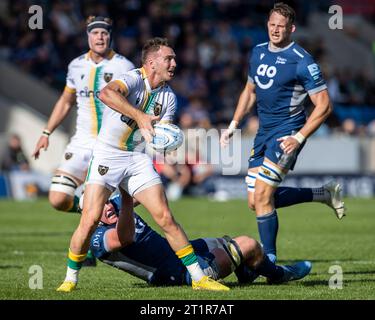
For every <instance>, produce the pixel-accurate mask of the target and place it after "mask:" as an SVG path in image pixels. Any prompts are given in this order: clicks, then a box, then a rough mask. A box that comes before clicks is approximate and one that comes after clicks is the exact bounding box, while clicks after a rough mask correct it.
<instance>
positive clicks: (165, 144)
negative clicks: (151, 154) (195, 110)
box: [149, 123, 184, 152]
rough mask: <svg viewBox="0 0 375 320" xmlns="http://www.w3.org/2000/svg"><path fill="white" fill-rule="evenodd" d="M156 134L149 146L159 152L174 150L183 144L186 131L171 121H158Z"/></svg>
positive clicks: (155, 126)
mask: <svg viewBox="0 0 375 320" xmlns="http://www.w3.org/2000/svg"><path fill="white" fill-rule="evenodd" d="M154 130H155V136H154V137H153V139H152V141H151V142H150V143H149V146H150V147H151V148H152V149H154V150H155V151H158V152H170V151H174V150H176V149H177V148H179V147H180V146H181V145H182V142H183V141H184V133H183V132H182V131H181V129H180V128H179V127H178V126H176V125H174V124H171V123H157V124H155V125H154Z"/></svg>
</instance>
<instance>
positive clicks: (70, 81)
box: [65, 61, 76, 93]
mask: <svg viewBox="0 0 375 320" xmlns="http://www.w3.org/2000/svg"><path fill="white" fill-rule="evenodd" d="M73 65H74V61H72V62H71V63H69V66H68V73H67V75H66V84H65V90H67V91H69V92H71V93H74V92H75V91H76V83H75V79H74V73H73Z"/></svg>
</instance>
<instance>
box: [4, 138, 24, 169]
mask: <svg viewBox="0 0 375 320" xmlns="http://www.w3.org/2000/svg"><path fill="white" fill-rule="evenodd" d="M1 170H2V171H8V172H9V171H30V165H29V161H28V159H27V157H26V155H25V152H24V151H23V149H22V143H21V138H20V136H19V135H18V134H15V133H13V134H11V136H10V138H9V141H8V146H7V149H6V151H5V154H4V155H3V157H2V161H1Z"/></svg>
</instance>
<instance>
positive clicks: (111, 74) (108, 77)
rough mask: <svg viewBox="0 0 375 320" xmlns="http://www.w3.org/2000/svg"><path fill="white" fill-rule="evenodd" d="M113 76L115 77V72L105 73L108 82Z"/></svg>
mask: <svg viewBox="0 0 375 320" xmlns="http://www.w3.org/2000/svg"><path fill="white" fill-rule="evenodd" d="M112 77H113V73H108V72H105V73H104V80H105V82H107V83H108V82H109V81H111V80H112Z"/></svg>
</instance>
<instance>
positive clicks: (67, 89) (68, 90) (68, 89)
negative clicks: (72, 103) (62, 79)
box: [64, 86, 76, 93]
mask: <svg viewBox="0 0 375 320" xmlns="http://www.w3.org/2000/svg"><path fill="white" fill-rule="evenodd" d="M64 91H67V92H69V93H76V89H74V88H70V87H68V86H65V88H64Z"/></svg>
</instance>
